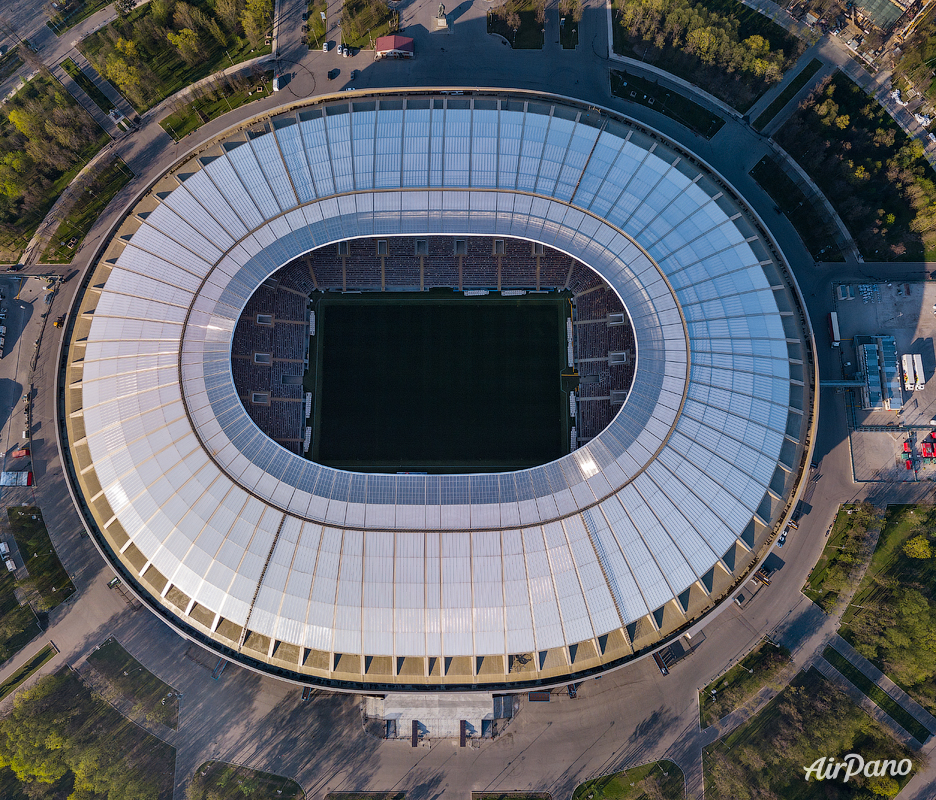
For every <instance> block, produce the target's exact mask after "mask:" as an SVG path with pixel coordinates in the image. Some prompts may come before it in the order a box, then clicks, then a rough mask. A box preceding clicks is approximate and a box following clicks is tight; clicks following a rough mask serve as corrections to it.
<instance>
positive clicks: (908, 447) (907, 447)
mask: <svg viewBox="0 0 936 800" xmlns="http://www.w3.org/2000/svg"><path fill="white" fill-rule="evenodd" d="M904 452H905V453H909V452H910V442H904Z"/></svg>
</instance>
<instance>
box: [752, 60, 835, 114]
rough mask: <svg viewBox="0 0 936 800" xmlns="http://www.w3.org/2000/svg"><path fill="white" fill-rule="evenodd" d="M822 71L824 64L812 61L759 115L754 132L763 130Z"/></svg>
mask: <svg viewBox="0 0 936 800" xmlns="http://www.w3.org/2000/svg"><path fill="white" fill-rule="evenodd" d="M820 69H822V62H821V61H820V60H819V59H818V58H814V59H812V61H810V62H809V63H808V64H807V65H806V66H805V67H803V69H802V70H800V73H799V74H798V75H797V76H796V77H795V78H794V79H793V80H792V81H790V82H789V83H788V84H787V87H786V88H785V89H784V90H783V91H782V92H780V94H778V95H777V96H776V98H774V101H773V102H772V103H771V104H770V105H769V106H767V108H765V109H764V110H763V111H762V112H761V113H760V114H759V115H758V117H757V119H756V120H754V125H753V127H754V130H758V131H759V130H762V129H763V127H764V126H765V125H766V124H767V123H768V122H770V120H772V119H773V118H774V117H775V116H777V114H779V113H780V110H781V109H782V108H783V107H784V106H785V105H786V104H787V103H789V102H790V100H792V99H793V97H794V96H795V95H796V93H797V92H799V91H800V90H801V89H802V88H803V87H804V86H805V85H806V84H807V83H808V82H809V80H810V79H811V78H812V77H813V75H815V74H816V73H817V72H818V71H819V70H820Z"/></svg>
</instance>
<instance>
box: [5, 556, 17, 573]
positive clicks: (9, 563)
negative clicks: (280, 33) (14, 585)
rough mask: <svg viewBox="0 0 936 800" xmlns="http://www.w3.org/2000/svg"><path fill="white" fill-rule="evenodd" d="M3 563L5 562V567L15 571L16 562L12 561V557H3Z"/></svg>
mask: <svg viewBox="0 0 936 800" xmlns="http://www.w3.org/2000/svg"><path fill="white" fill-rule="evenodd" d="M3 563H4V564H6V568H7V569H8V570H9V571H10V572H16V564H14V563H13V559H12V558H5V559H3Z"/></svg>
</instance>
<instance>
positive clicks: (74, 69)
mask: <svg viewBox="0 0 936 800" xmlns="http://www.w3.org/2000/svg"><path fill="white" fill-rule="evenodd" d="M62 69H63V70H65V72H66V73H67V74H68V77H69V78H71V79H72V80H73V81H74V82H75V83H77V84H78V85H79V86H80V87H81V90H82V91H83V92H84V93H85V94H86V95H88V97H90V98H91V100H93V101H94V105H96V106H97V107H98V108H99V109H101V111H103V112H104V113H105V114H108V113H110V111H111V109H113V108H114V104H113V103H112V102H111V101H110V100H108V99H107V95H105V94H104V92H102V91H101V90H100V89H98V87H97V86H95V85H94V82H93V81H92V80H91V79H90V78H89V77H88V76H87V75H85V74H84V72H83V71H82V70H81V68H80V67H79V66H78V65H77V64H76V63H75V62H74V61H72V60H71V59H70V58H66V59H65V60H64V61H63V62H62Z"/></svg>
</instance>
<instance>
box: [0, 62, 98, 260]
mask: <svg viewBox="0 0 936 800" xmlns="http://www.w3.org/2000/svg"><path fill="white" fill-rule="evenodd" d="M46 84H47V79H46V78H45V77H43V76H42V75H37V76H36V77H35V78H33V79H32V80H31V81H29V83H28V84H26V86H24V87H23V88H22V89H20V91H19V92H17V94H16V99H17V100H28V99H31V98H32V97H36V96H38V95H39V94H40V93H45V92H46V91H47V85H46ZM53 84H54V87H55V88H56V89H58V90H59V92H60V94H61V96H63V97H64V98H66V102H67V103H69V104H74V105H75V106H77V107H78V108H80V106H78V104H77V102H76V101H75V100H74V98H72V96H71V95H70V94H68V92H66V91H65V89H64V87H63V86H62V85H61V84H60V83H59V82H58V81H57V80H55V79H53ZM81 113H82V114H86V115H87V112H86V111H85V110H84V109H81ZM6 124H9V123H8V122H7V119H6V117H5V116H3V115H0V126H2V125H6ZM95 128H96V129H97V130H98V131H100V135H99V136H98V138H97V139H95V140H93V141H91V142H89V143H88V144H87V145H86V146H85V147H84V148H83V149H82V150H80V151H79V152H78V153H76V154H75V161H74V163H73V164H72V166H71V167H70V168H69V169H68V170H67V171H66V172H63V173H62V174H60V175H59V176H58V177H57V178H56V179H55V180H54V181H52V183H51V184H50V185H49V187H48V189H47V191H46V194H45V196H44V197H43V199H42V202H41V203H39V204H38V205H37V207H36V208H35V209H34V210H33V211H32V212H30V213H29V214H26V215H24V216H23V217H22V218H21V219H20V220H19V223H18V224H19V225H21V226H22V227H21V229H20V232H19V235H17V236H10V237H7V238H5V239H0V250H3V249H5V250H6V251H7V255H8V257H10V258H9V260H10V261H11V262H15V261H16V254H17V253H22V251H23V250H24V249H25V248H26V245H27V244H28V243H29V240H30V239H31V238H32V236H33V234H34V233H35V232H36V228H38V227H39V223H40V222H42V220H43V219H45V216H46V214H48V213H49V210H50V209H51V208H52V206H53V205H54V203H55V201H56V200H57V199H58V197H59V195H60V194H61V193H62V192H63V191H65V187H66V186H68V184H70V183H71V182H72V181H73V180H74V179H75V176H76V175H77V174H78V173H79V172H81V170H82V169H83V168H84V166H85V165H86V164H87V163H88V162H89V161H90V160H91V159H92V158H93V157H94V155H95V154H96V153H97V152H98V151H99V150H100V149H101V148H102V147H104V145H106V144H107V143H108V142H109V141H110V140H111V138H110V136H108V135H107V133H105V132H104V131H103V130H102V129H101V128H100V127H98V126H97V125H95ZM2 155H3V153H0V156H2Z"/></svg>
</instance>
